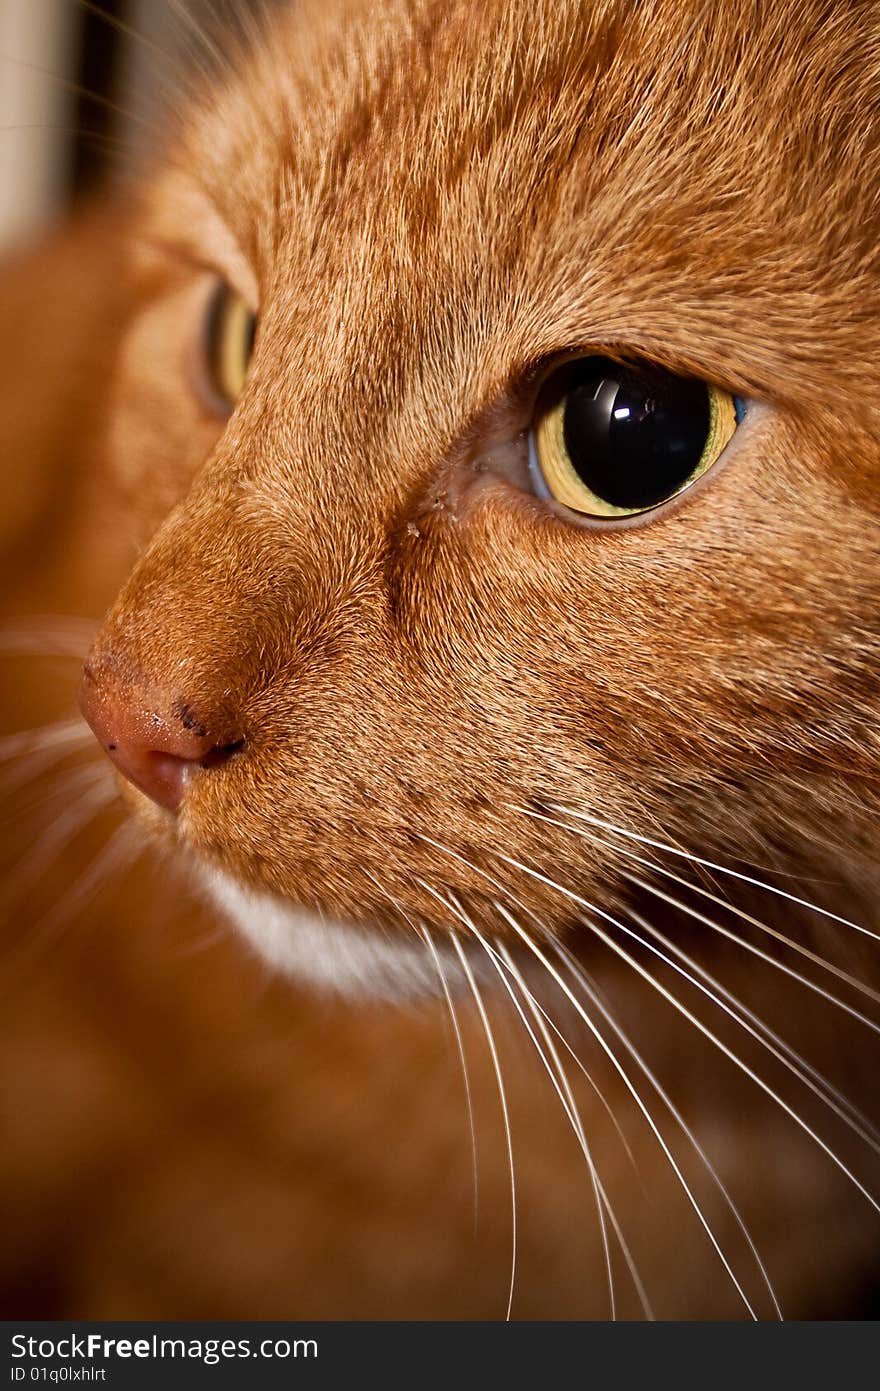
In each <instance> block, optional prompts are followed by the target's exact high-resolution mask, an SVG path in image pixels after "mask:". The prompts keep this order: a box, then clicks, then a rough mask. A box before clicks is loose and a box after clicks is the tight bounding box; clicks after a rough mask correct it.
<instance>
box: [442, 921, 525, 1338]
mask: <svg viewBox="0 0 880 1391" xmlns="http://www.w3.org/2000/svg"><path fill="white" fill-rule="evenodd" d="M447 907H450V905H448V904H447ZM449 936H450V939H451V941H452V945H453V947H454V949H455V951H456V953H457V955H458V959H459V961H460V962H461V969H462V970H463V971H464V973H465V976H466V977H467V982H468V985H469V986H470V989H471V994H472V995H473V997H474V1003H475V1004H476V1006H477V1011H478V1013H479V1016H480V1021H481V1023H482V1025H483V1032H484V1033H485V1035H486V1042H487V1043H488V1045H489V1052H490V1053H491V1055H492V1066H493V1068H494V1069H495V1080H496V1082H497V1084H498V1097H499V1100H500V1102H501V1114H502V1117H503V1119H504V1134H505V1138H506V1140H507V1164H508V1169H509V1171H510V1221H511V1243H510V1246H511V1253H510V1289H509V1291H508V1295H507V1313H506V1315H505V1317H506V1319H507V1321H508V1322H509V1321H510V1315H511V1311H512V1309H513V1292H514V1287H515V1285H516V1171H515V1168H514V1163H513V1137H512V1135H511V1131H510V1115H509V1113H508V1109H507V1092H506V1091H505V1088H504V1078H503V1077H502V1075H501V1060H500V1058H499V1056H498V1049H497V1047H496V1046H495V1036H494V1034H493V1033H492V1025H491V1024H490V1023H489V1016H488V1014H487V1013H486V1006H485V1005H484V1003H483V996H482V994H481V993H480V988H479V986H478V985H477V981H476V977H475V976H474V973H473V971H472V970H471V964H470V962H469V961H468V959H467V955H466V953H465V950H464V948H463V947H462V945H461V942H460V941H459V940H458V935H457V934H456V933H455V932H454V931H450V933H449Z"/></svg>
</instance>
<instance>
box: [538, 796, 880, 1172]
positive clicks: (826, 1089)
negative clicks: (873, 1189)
mask: <svg viewBox="0 0 880 1391" xmlns="http://www.w3.org/2000/svg"><path fill="white" fill-rule="evenodd" d="M540 819H541V820H546V821H548V822H549V824H551V825H553V826H559V827H561V829H563V830H570V831H572V832H573V833H574V834H576V835H582V836H585V837H586V839H587V840H589V841H590V843H591V844H595V845H598V846H601V847H604V848H606V849H610V850H611V851H612V852H613V853H615V854H619V853H623V854H624V855H627V856H628V857H629V858H632V859H636V860H638V861H639V862H640V863H641V864H645V865H647V866H648V867H649V868H650V869H652V870H657V871H658V872H659V873H660V874H665V875H666V876H667V877H668V878H672V879H675V880H676V882H677V883H680V884H682V885H683V886H684V887H685V888H687V889H691V890H693V891H694V892H696V893H700V894H703V896H704V897H707V898H710V899H712V900H713V902H716V903H718V904H719V906H721V907H723V908H728V909H730V911H732V912H736V913H739V916H741V917H744V918H746V920H747V921H749V922H752V923H754V925H755V926H757V927H762V928H765V930H766V931H768V932H770V933H771V935H773V936H774V937H779V938H781V940H782V941H783V942H785V943H786V944H787V945H789V946H792V947H794V948H795V949H797V944H796V943H794V942H789V940H788V938H786V937H784V936H783V935H782V934H781V933H777V932H775V931H774V930H773V929H772V928H767V927H765V925H764V924H762V923H759V922H758V921H757V919H754V918H751V917H749V915H748V914H745V913H740V912H739V910H738V909H736V908H734V907H733V905H732V904H729V903H726V902H725V901H724V900H723V899H718V898H716V896H715V895H714V894H711V893H708V892H707V890H705V889H702V888H700V887H699V886H698V885H696V884H690V883H688V882H687V881H686V880H684V879H681V878H679V876H678V875H675V874H671V873H670V871H668V870H664V869H663V868H662V866H660V865H655V864H654V863H653V862H652V861H650V860H644V859H643V858H642V857H641V856H639V855H631V854H630V852H629V851H626V850H624V851H622V852H621V851H620V850H619V848H618V847H616V846H613V845H609V843H608V842H607V841H604V840H602V839H601V837H598V836H591V835H589V833H587V832H585V831H581V830H580V829H579V828H577V827H569V826H567V825H566V823H565V822H561V821H557V820H555V819H554V818H551V817H543V816H542V817H540ZM624 877H625V878H626V879H628V880H629V881H630V882H631V883H633V884H636V885H638V886H639V887H640V888H642V889H644V890H645V891H646V892H648V893H651V894H653V895H655V896H656V897H657V898H659V899H661V900H662V901H663V902H664V903H668V904H670V905H672V906H674V907H676V908H678V909H680V910H681V911H682V912H684V913H687V914H689V915H690V916H691V917H692V918H695V919H696V920H697V921H699V922H701V923H703V924H705V925H706V926H707V927H709V928H711V929H712V930H713V931H715V932H718V933H720V935H721V936H723V937H725V938H728V939H729V940H730V941H732V942H735V943H736V945H737V946H740V947H743V948H744V949H745V950H747V951H750V952H752V953H753V954H754V955H756V956H758V957H759V958H760V959H761V960H762V961H765V962H767V964H768V965H770V966H773V967H775V968H776V969H777V970H780V971H782V972H783V973H784V974H786V975H788V976H791V977H793V979H795V980H797V981H799V982H800V983H801V984H802V985H805V986H807V987H808V988H809V989H811V990H814V991H815V992H816V993H817V994H818V995H820V996H821V997H822V998H823V999H826V1000H828V1001H829V1002H830V1003H831V1004H833V1005H836V1006H837V1007H838V1008H839V1009H842V1010H843V1011H844V1012H845V1013H847V1014H850V1015H852V1016H853V1017H854V1018H856V1019H858V1020H859V1021H860V1022H861V1023H863V1024H865V1025H866V1026H867V1027H868V1028H869V1029H872V1030H873V1031H874V1032H875V1033H880V1025H878V1024H875V1023H874V1021H873V1020H871V1019H868V1018H867V1017H866V1016H865V1015H863V1014H861V1013H860V1012H859V1011H858V1010H855V1009H853V1008H852V1007H851V1006H850V1005H847V1004H845V1003H844V1002H843V1001H842V1000H839V999H838V998H837V997H836V996H835V995H832V994H831V993H830V992H829V991H827V990H824V989H822V987H821V986H819V985H817V984H816V983H815V982H814V981H811V980H809V979H808V978H807V977H806V976H803V975H801V974H800V973H799V972H797V971H793V970H792V969H791V968H790V967H787V966H785V965H784V964H783V963H781V962H779V961H776V960H775V959H774V958H773V957H772V956H769V955H768V954H767V953H766V952H763V951H761V950H760V949H759V948H758V947H755V946H753V945H752V944H751V943H750V942H746V941H744V940H743V939H742V938H741V937H738V936H737V935H736V933H733V932H729V931H728V930H727V929H726V928H724V927H722V926H721V925H720V924H719V923H716V922H714V920H713V919H711V918H708V917H706V916H705V915H704V914H702V913H699V912H698V911H697V910H696V909H694V908H691V907H690V906H689V905H688V904H687V903H683V902H682V901H681V900H680V899H677V898H675V897H673V896H670V895H668V894H665V893H663V892H662V891H661V890H660V889H658V888H656V886H655V885H653V884H651V883H649V882H647V881H646V880H644V879H641V878H640V877H639V876H638V875H633V874H628V873H625V875H624ZM630 916H631V917H632V918H633V919H634V920H635V921H636V922H638V923H639V924H640V926H642V927H643V928H644V929H645V930H646V931H647V932H649V933H650V934H651V935H652V936H654V937H655V938H657V939H658V940H660V941H662V942H663V943H664V945H666V946H667V947H668V948H669V950H670V951H672V952H673V953H674V954H675V955H676V956H677V957H678V958H679V960H683V961H686V962H687V964H688V965H689V966H690V967H691V969H692V970H694V971H696V972H697V973H698V974H699V975H700V976H701V977H702V978H703V979H704V980H705V981H707V982H708V983H709V985H711V986H712V987H713V988H714V990H716V991H718V992H719V993H721V994H723V995H724V996H725V997H726V998H727V999H728V1001H730V1002H732V1003H733V1004H734V1005H735V1006H736V1007H737V1008H738V1009H739V1010H740V1011H741V1012H742V1013H743V1014H744V1015H746V1016H747V1017H748V1018H749V1019H750V1020H751V1022H752V1024H753V1025H754V1026H755V1028H756V1029H758V1030H760V1031H761V1034H763V1035H766V1037H762V1038H760V1039H759V1041H760V1042H761V1043H762V1045H763V1046H764V1047H765V1048H768V1049H769V1051H770V1052H771V1053H772V1054H773V1056H774V1057H777V1058H779V1059H780V1061H781V1062H783V1064H784V1066H786V1067H787V1068H788V1069H789V1071H791V1072H793V1073H794V1075H795V1076H796V1077H797V1078H798V1080H799V1081H801V1082H803V1083H804V1085H805V1086H807V1087H808V1088H809V1089H810V1090H811V1091H813V1092H814V1093H815V1094H816V1095H818V1096H820V1097H821V1099H822V1100H823V1101H824V1102H825V1104H826V1105H828V1106H829V1107H830V1109H831V1110H832V1111H834V1112H835V1113H836V1114H837V1115H838V1116H840V1117H841V1119H843V1120H844V1121H845V1122H846V1124H847V1125H849V1126H850V1127H851V1128H852V1129H853V1130H854V1131H855V1132H856V1134H858V1135H859V1136H860V1138H861V1139H863V1140H864V1141H865V1143H866V1144H868V1145H869V1146H870V1147H871V1148H872V1149H875V1150H876V1149H877V1143H878V1141H880V1135H878V1132H877V1131H876V1130H875V1128H874V1126H873V1125H871V1123H870V1121H869V1120H868V1119H867V1117H866V1116H864V1115H862V1113H861V1112H860V1111H859V1110H858V1108H857V1107H855V1106H854V1105H853V1104H852V1102H851V1101H849V1099H848V1098H847V1097H845V1096H843V1094H842V1093H841V1092H839V1091H838V1090H837V1089H836V1088H835V1087H833V1086H832V1085H831V1083H830V1082H829V1081H828V1079H827V1078H825V1077H824V1076H823V1075H822V1073H821V1072H819V1071H818V1070H817V1069H816V1068H813V1067H811V1065H810V1064H809V1063H808V1062H807V1061H806V1059H804V1058H802V1057H801V1056H800V1054H798V1053H797V1052H796V1051H795V1050H794V1049H793V1048H791V1046H790V1045H789V1044H788V1043H786V1041H785V1040H784V1039H782V1038H780V1037H779V1036H778V1035H777V1034H775V1033H774V1031H773V1030H772V1029H771V1028H770V1027H769V1025H767V1024H765V1023H764V1022H763V1020H760V1019H758V1018H757V1016H755V1015H754V1014H752V1013H751V1012H750V1011H749V1010H748V1009H747V1008H746V1007H745V1005H744V1004H743V1002H742V1001H741V1000H739V999H738V998H737V997H736V996H735V995H733V994H732V993H731V992H730V991H727V990H725V989H724V987H723V986H722V985H721V984H720V982H719V981H717V980H716V979H715V978H714V977H713V976H712V975H710V974H709V972H707V971H706V970H705V969H704V968H703V967H702V966H700V965H699V963H697V962H696V961H694V960H693V958H691V957H690V956H688V955H687V954H686V953H685V952H684V951H683V950H682V949H681V948H679V947H677V946H676V945H675V944H674V943H672V942H670V941H669V940H668V938H666V937H664V936H663V934H662V933H661V932H660V931H659V930H658V929H657V928H655V927H654V926H653V925H652V924H650V923H648V922H646V921H645V919H643V918H641V917H640V916H639V915H638V914H637V913H636V912H634V911H633V910H630ZM623 930H624V931H626V932H628V933H629V935H631V936H634V937H635V940H636V941H639V942H641V943H642V945H644V946H647V947H648V949H649V950H654V949H653V948H651V947H650V944H649V943H645V942H644V940H643V939H642V938H640V937H639V935H638V934H637V933H631V932H630V930H629V929H628V928H625V927H624V928H623ZM656 954H657V955H659V956H660V957H661V958H662V959H663V960H667V958H666V957H664V956H663V954H662V953H656ZM807 955H809V956H810V957H812V958H813V959H815V960H817V961H818V962H819V963H820V964H822V965H825V966H826V967H827V968H828V969H829V970H831V971H835V972H837V968H836V967H834V966H833V965H832V963H831V962H825V961H824V960H823V959H822V958H821V957H818V958H816V957H814V954H813V953H812V952H809V953H807ZM667 964H670V965H672V966H673V969H675V970H678V971H679V973H680V974H682V975H684V977H685V978H686V979H688V980H691V977H689V976H688V974H687V972H683V971H681V970H680V968H678V967H676V966H675V965H674V963H671V962H668V961H667ZM838 974H841V975H843V976H844V978H845V979H846V980H848V981H850V982H851V983H852V984H854V985H856V986H857V987H859V986H860V982H858V981H856V980H855V979H854V978H851V977H849V976H847V975H846V973H845V972H839V973H838ZM691 983H692V984H697V982H694V981H691ZM698 988H699V989H703V987H701V986H699V985H698ZM862 988H863V989H864V991H865V993H868V994H870V995H872V996H874V992H873V991H869V990H868V988H867V987H862ZM704 993H708V994H709V997H710V998H711V999H712V1000H713V1001H714V1003H715V1004H718V1005H719V1007H720V1008H722V1009H725V1010H726V1012H727V1013H728V1014H731V1015H732V1017H733V1018H735V1019H736V1020H737V1023H739V1024H740V1026H741V1027H742V1028H745V1029H746V1031H747V1032H748V1033H750V1034H752V1035H753V1036H757V1035H755V1032H754V1029H752V1028H749V1027H748V1026H747V1025H746V1024H745V1023H744V1022H743V1020H742V1019H739V1018H738V1017H737V1015H735V1014H733V1013H732V1011H731V1010H729V1009H727V1008H726V1006H724V1005H723V1004H721V1001H720V1000H718V999H717V998H716V997H715V996H714V995H713V994H712V993H711V992H710V991H709V992H707V991H705V990H704ZM875 998H878V999H880V996H876V997H875ZM768 1038H769V1039H770V1040H772V1043H770V1042H768V1041H767V1040H768ZM774 1044H775V1045H777V1047H778V1048H779V1049H781V1050H782V1052H783V1053H785V1054H787V1055H788V1059H789V1060H790V1061H787V1060H786V1058H784V1057H780V1053H779V1052H778V1051H777V1047H774V1046H773V1045H774ZM805 1074H810V1075H811V1076H812V1078H813V1079H814V1082H816V1083H818V1087H817V1086H816V1085H814V1082H811V1081H810V1080H809V1078H808V1076H806V1075H805ZM829 1097H833V1098H834V1099H835V1101H836V1102H837V1103H838V1104H834V1102H833V1101H831V1100H829ZM841 1108H842V1109H841ZM843 1112H847V1113H848V1114H847V1115H844V1114H843ZM872 1136H873V1138H872Z"/></svg>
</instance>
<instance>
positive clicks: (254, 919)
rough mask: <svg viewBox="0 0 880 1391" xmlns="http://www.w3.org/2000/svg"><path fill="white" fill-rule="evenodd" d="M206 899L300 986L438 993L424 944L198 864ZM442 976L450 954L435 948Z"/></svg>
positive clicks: (344, 991) (364, 992) (376, 993)
mask: <svg viewBox="0 0 880 1391" xmlns="http://www.w3.org/2000/svg"><path fill="white" fill-rule="evenodd" d="M199 872H200V877H201V879H202V882H203V883H204V884H205V886H206V887H207V889H208V892H209V894H210V896H211V898H212V899H213V900H214V902H215V903H216V904H218V906H219V907H220V908H221V909H222V910H223V912H224V913H225V914H226V915H227V917H229V918H230V919H231V920H232V922H233V923H234V924H235V926H236V927H237V928H238V929H239V931H240V932H241V933H242V935H243V936H244V937H245V938H246V939H247V941H248V942H250V944H251V945H252V946H253V947H254V948H255V950H256V951H257V952H258V953H259V955H260V956H262V957H263V959H264V960H265V961H268V962H269V964H270V965H271V966H274V967H275V968H276V969H277V970H279V971H281V972H283V973H284V974H285V975H287V976H293V977H295V978H296V979H298V980H301V981H303V982H304V983H305V984H308V985H311V986H315V987H317V988H318V989H321V990H325V991H332V992H333V993H335V994H341V995H349V996H352V995H355V996H361V997H372V998H379V999H386V1000H401V999H405V998H407V997H411V996H413V995H424V994H429V993H430V994H436V993H437V991H438V990H439V989H440V982H439V980H438V976H437V968H436V965H435V963H434V961H433V959H432V958H431V956H430V954H429V952H428V948H427V946H423V945H421V944H420V943H417V942H415V941H413V942H407V941H406V940H405V939H401V940H397V939H392V938H390V937H383V936H382V935H381V934H380V933H379V931H378V930H376V931H372V932H371V931H369V930H365V929H362V928H359V927H354V926H349V925H348V924H346V923H344V922H338V921H333V920H329V921H328V920H327V919H324V918H319V917H318V916H317V915H316V914H314V913H310V912H308V911H307V910H306V909H305V908H298V907H296V906H295V905H294V904H292V903H289V902H287V901H286V900H285V899H283V898H277V897H275V895H274V894H267V893H261V892H259V891H258V890H255V889H249V888H246V887H244V886H243V885H241V884H238V883H236V881H235V880H234V879H231V878H230V877H229V876H228V875H226V874H223V873H221V872H220V871H219V870H215V869H207V868H205V867H204V866H201V867H200V871H199ZM438 955H439V956H440V958H441V961H442V962H443V969H444V971H448V972H449V974H450V977H453V976H455V975H457V972H455V970H454V966H453V959H452V954H451V953H450V954H447V952H446V951H445V950H443V949H442V948H440V947H438Z"/></svg>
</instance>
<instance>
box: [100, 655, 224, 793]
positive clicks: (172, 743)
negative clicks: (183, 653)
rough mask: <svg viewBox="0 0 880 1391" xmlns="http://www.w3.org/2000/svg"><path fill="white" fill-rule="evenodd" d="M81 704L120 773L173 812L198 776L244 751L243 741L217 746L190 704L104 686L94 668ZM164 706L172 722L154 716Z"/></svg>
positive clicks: (110, 685)
mask: <svg viewBox="0 0 880 1391" xmlns="http://www.w3.org/2000/svg"><path fill="white" fill-rule="evenodd" d="M80 705H81V708H82V712H83V714H84V715H85V718H86V719H87V721H88V723H89V724H90V725H91V727H92V729H93V731H94V733H95V734H96V736H97V738H98V740H99V742H100V743H101V744H102V745H103V747H104V749H105V750H106V751H107V753H108V754H109V756H110V758H111V759H112V761H113V762H114V763H115V764H116V767H117V768H118V769H119V771H120V772H121V773H122V774H123V775H124V776H125V777H126V778H128V780H129V782H131V783H133V784H134V785H135V787H138V788H140V790H141V791H142V792H145V793H146V794H147V796H148V797H151V798H152V800H153V801H154V802H157V803H158V804H159V805H160V806H164V807H167V808H168V809H169V810H170V811H177V810H178V809H179V808H180V806H181V803H182V802H183V798H184V794H185V792H186V789H187V787H188V786H189V784H190V782H191V781H192V778H193V776H194V775H195V774H196V773H198V772H200V771H201V770H202V769H213V768H219V767H221V766H222V765H223V764H225V763H228V762H229V760H230V759H232V758H233V757H235V755H236V754H238V753H240V752H241V751H242V750H243V749H244V747H245V740H244V739H243V738H237V739H232V740H230V739H228V738H227V740H226V741H225V742H217V743H214V742H213V741H212V740H211V738H210V736H209V734H208V728H207V725H206V723H203V722H202V719H200V718H199V717H198V716H197V715H196V714H195V712H194V711H193V709H192V707H191V706H189V705H185V704H183V703H182V702H176V703H172V702H171V701H169V700H168V699H167V697H165V698H164V699H163V698H162V693H161V692H159V691H156V690H150V691H149V692H146V691H138V690H137V689H135V690H129V689H127V688H122V689H120V688H119V687H118V686H116V685H115V684H114V683H113V681H108V682H101V681H99V680H98V679H97V678H96V676H95V673H94V671H93V670H91V669H87V670H85V671H84V673H83V681H82V686H81V689H80ZM163 706H164V708H165V709H166V710H168V711H170V712H171V717H170V719H169V718H168V717H165V718H163V717H162V716H160V715H159V714H157V713H155V712H156V709H157V707H158V709H159V710H161V709H162V708H163ZM227 728H228V726H227Z"/></svg>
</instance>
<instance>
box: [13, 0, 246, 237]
mask: <svg viewBox="0 0 880 1391" xmlns="http://www.w3.org/2000/svg"><path fill="white" fill-rule="evenodd" d="M219 8H221V7H220V6H217V5H214V6H211V5H210V4H208V3H207V0H186V8H185V9H184V8H183V6H182V4H180V3H179V0H100V4H97V3H96V4H92V3H91V0H0V254H2V253H3V252H5V251H8V250H10V249H13V248H15V247H16V246H17V245H20V244H22V243H24V242H27V241H28V240H29V239H31V238H32V237H33V236H34V235H35V234H36V233H38V232H39V231H40V229H41V228H42V227H44V226H46V225H47V224H48V223H49V222H51V221H52V219H53V218H55V217H56V216H57V215H58V214H59V212H61V211H63V210H64V209H65V208H66V207H67V206H68V205H69V203H70V201H71V200H72V199H73V198H74V197H75V196H77V195H78V194H80V193H82V192H84V191H86V190H89V189H92V188H94V187H95V186H97V185H98V184H99V183H100V182H101V181H102V180H104V179H107V178H112V177H114V175H116V174H118V173H119V172H120V170H121V169H123V168H124V167H126V166H127V165H128V164H130V162H131V161H137V159H138V158H139V157H140V156H141V155H142V154H143V153H144V152H145V151H146V149H147V148H148V142H149V132H150V129H151V125H152V124H153V122H154V120H155V117H156V115H157V110H158V107H159V104H160V103H161V100H162V93H163V91H165V90H167V78H168V74H169V71H171V70H172V69H173V68H174V67H175V65H176V63H177V61H178V60H179V59H180V58H182V57H183V56H185V54H186V52H187V49H188V47H192V45H193V43H194V41H195V32H196V30H197V27H198V25H199V22H200V16H202V17H204V16H205V15H206V14H208V13H209V12H210V11H211V10H212V9H215V10H216V9H219Z"/></svg>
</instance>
